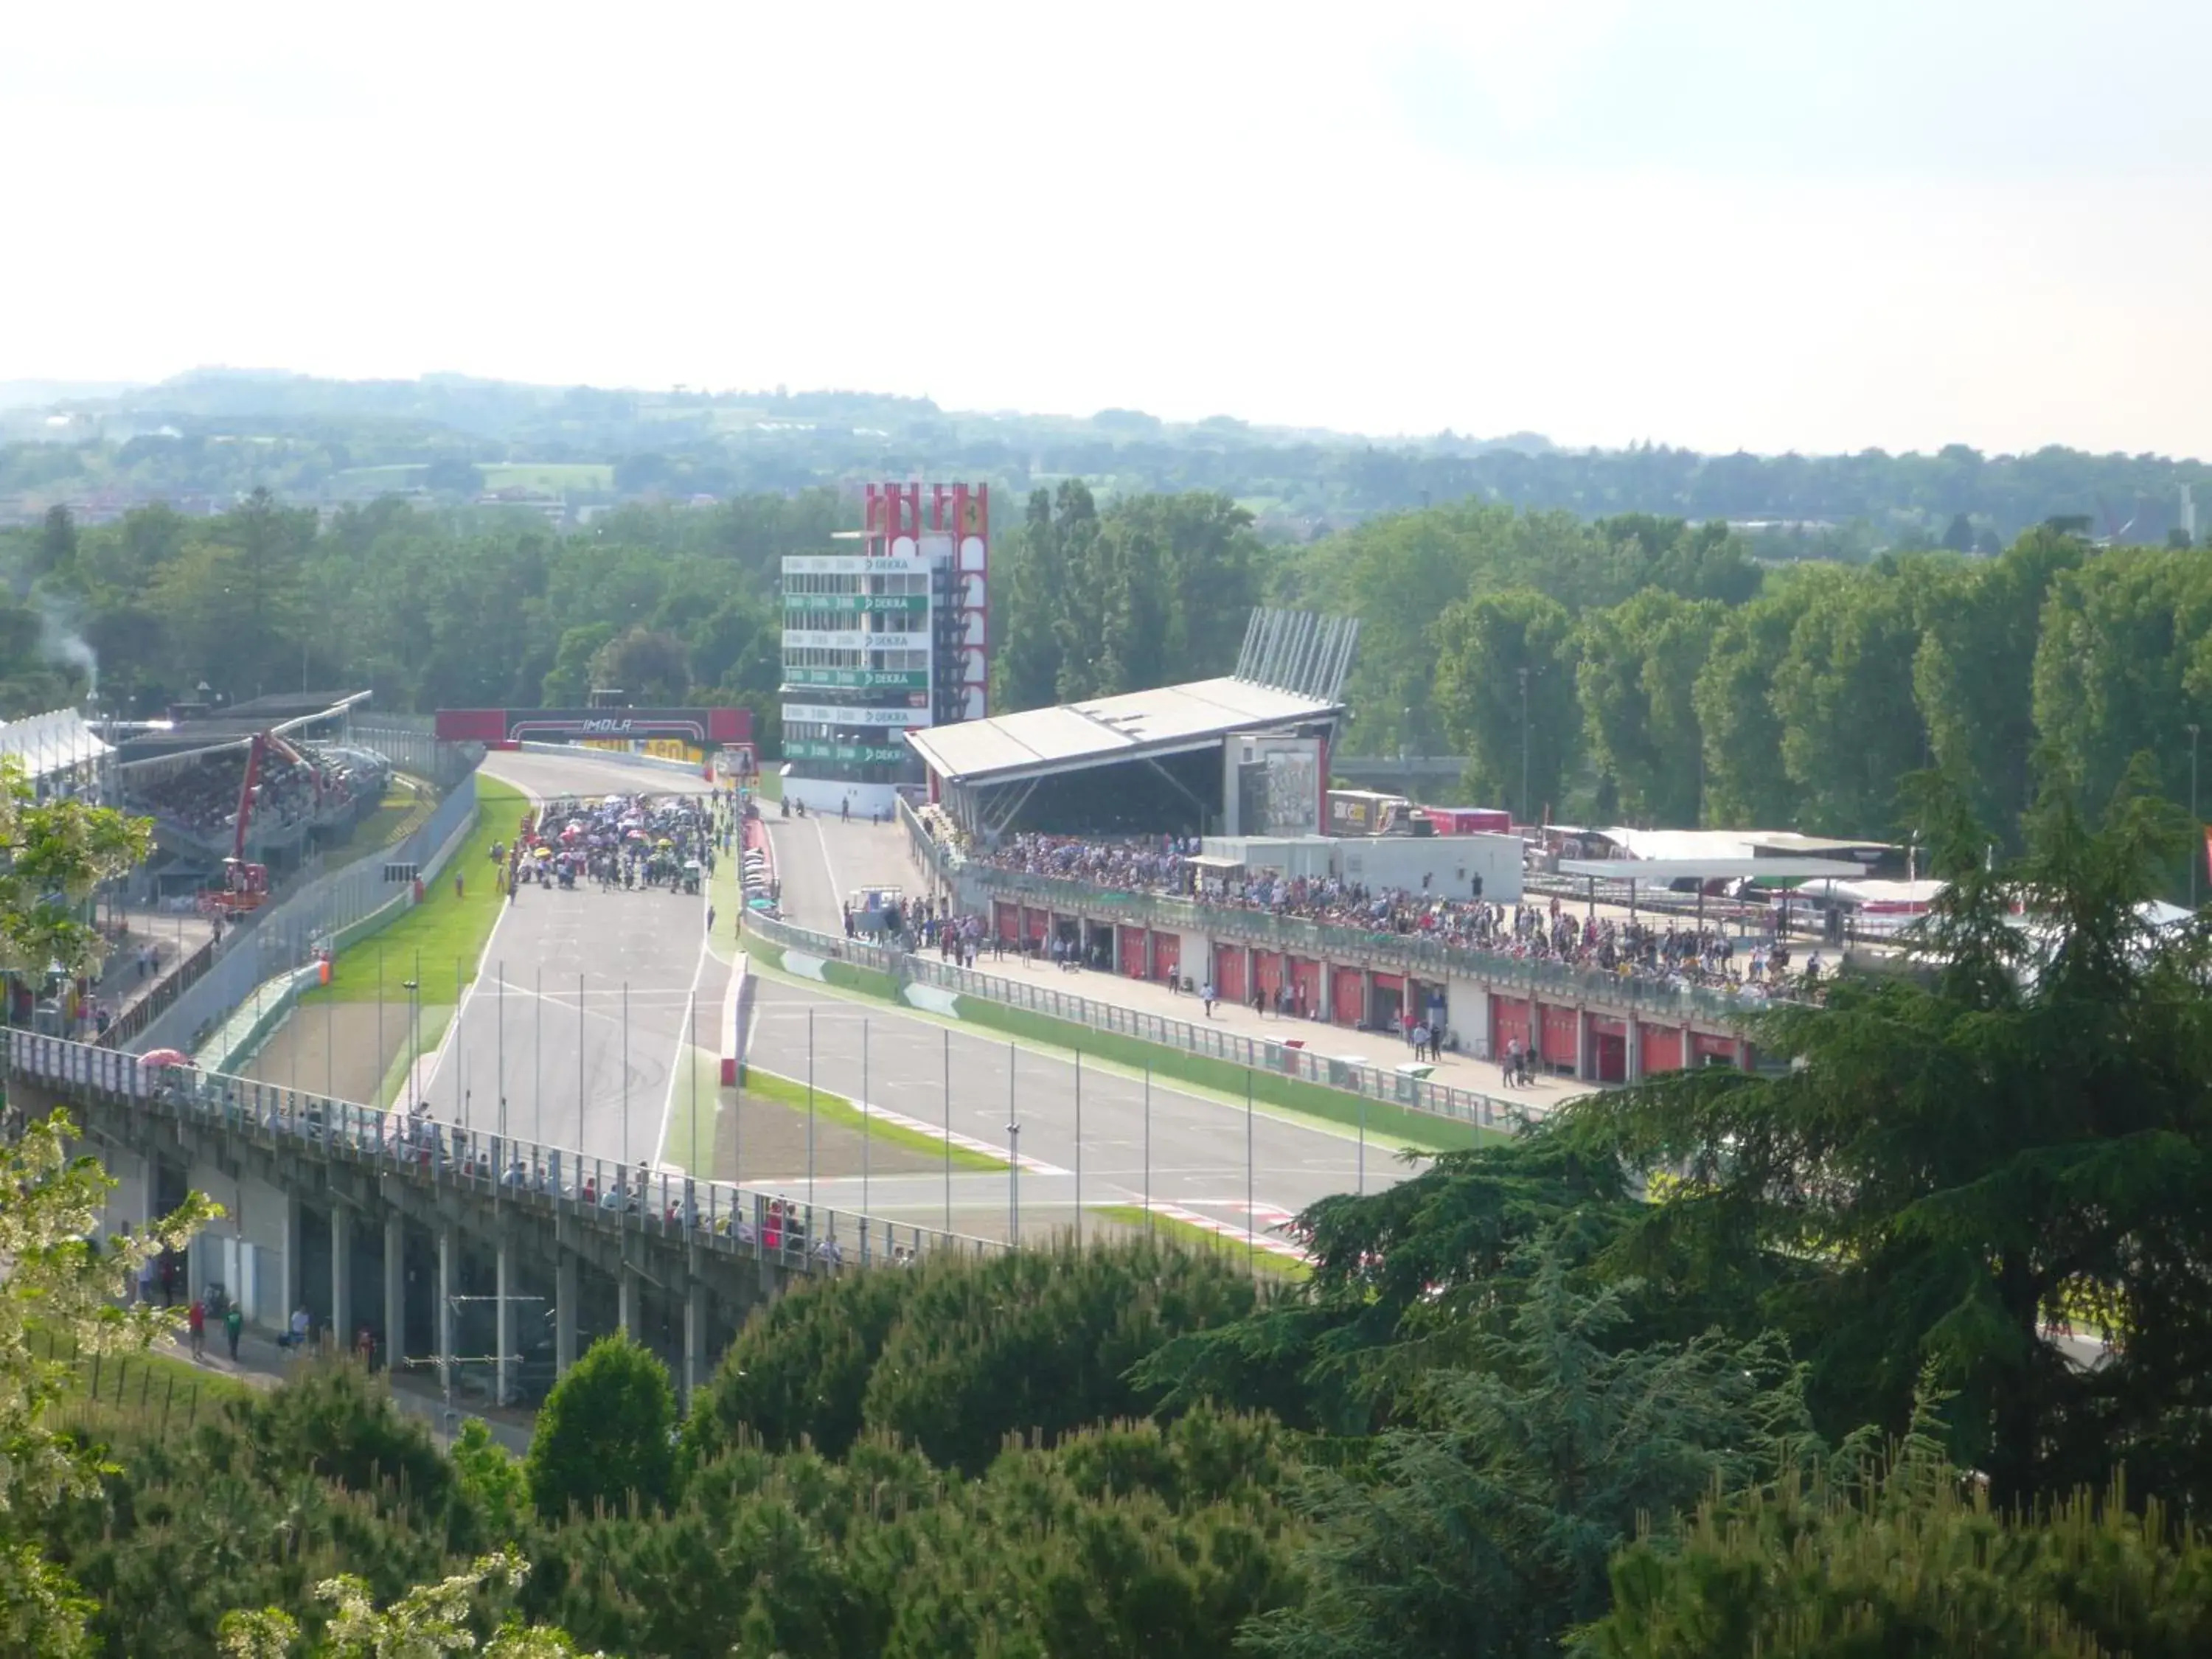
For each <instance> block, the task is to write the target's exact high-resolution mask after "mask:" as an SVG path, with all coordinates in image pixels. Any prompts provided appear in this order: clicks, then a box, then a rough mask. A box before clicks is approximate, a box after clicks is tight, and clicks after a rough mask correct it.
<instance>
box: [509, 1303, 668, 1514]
mask: <svg viewBox="0 0 2212 1659" xmlns="http://www.w3.org/2000/svg"><path fill="white" fill-rule="evenodd" d="M675 1427H676V1391H675V1389H673V1388H672V1387H671V1385H670V1383H669V1381H668V1368H667V1367H666V1366H665V1365H663V1364H661V1363H660V1361H659V1359H657V1358H654V1357H653V1353H652V1352H650V1351H649V1350H647V1349H646V1348H643V1347H641V1346H639V1345H638V1344H637V1343H636V1342H635V1340H632V1339H631V1338H630V1337H629V1335H628V1334H619V1335H616V1336H604V1337H601V1338H600V1339H599V1340H598V1341H597V1342H594V1343H593V1344H592V1346H591V1350H590V1352H587V1353H586V1354H585V1355H584V1357H583V1358H581V1359H579V1360H578V1361H577V1362H576V1363H575V1364H574V1365H573V1366H571V1367H570V1368H569V1370H568V1375H567V1376H564V1377H562V1379H561V1380H560V1381H559V1382H558V1383H555V1384H554V1385H553V1391H552V1392H551V1393H550V1394H549V1395H546V1396H545V1404H544V1407H541V1408H540V1409H539V1411H538V1426H537V1428H536V1430H535V1431H534V1432H533V1433H532V1436H531V1439H530V1454H529V1455H528V1456H527V1457H526V1458H525V1459H524V1460H523V1473H524V1474H526V1476H527V1477H528V1479H529V1481H530V1498H531V1501H532V1503H534V1504H537V1506H538V1514H540V1515H542V1516H545V1517H547V1518H548V1519H550V1520H557V1519H559V1518H560V1517H562V1516H566V1515H568V1514H571V1513H573V1512H574V1511H576V1510H592V1509H593V1508H595V1507H598V1506H600V1505H609V1506H612V1507H614V1508H617V1509H620V1508H623V1507H624V1506H626V1505H628V1504H631V1503H636V1504H643V1505H644V1506H646V1507H647V1508H648V1509H651V1508H657V1507H658V1506H659V1504H661V1503H662V1502H663V1501H664V1500H665V1498H667V1496H668V1491H669V1480H670V1476H671V1472H672V1470H673V1467H674V1455H673V1450H672V1447H671V1439H672V1437H673V1433H674V1431H675Z"/></svg>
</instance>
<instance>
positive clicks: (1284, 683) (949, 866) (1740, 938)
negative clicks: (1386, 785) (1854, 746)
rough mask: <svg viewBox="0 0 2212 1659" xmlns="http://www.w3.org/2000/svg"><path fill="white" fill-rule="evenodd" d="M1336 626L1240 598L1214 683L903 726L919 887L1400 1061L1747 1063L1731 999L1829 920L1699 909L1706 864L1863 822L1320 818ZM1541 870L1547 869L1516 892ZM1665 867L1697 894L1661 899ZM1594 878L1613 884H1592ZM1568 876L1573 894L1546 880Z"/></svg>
mask: <svg viewBox="0 0 2212 1659" xmlns="http://www.w3.org/2000/svg"><path fill="white" fill-rule="evenodd" d="M1352 640H1353V636H1352V635H1351V633H1350V631H1349V628H1348V626H1347V625H1341V624H1331V623H1328V622H1325V621H1323V620H1322V619H1319V618H1316V617H1305V616H1297V615H1291V614H1286V613H1279V612H1270V611H1261V612H1256V613H1255V615H1254V617H1253V619H1252V623H1251V625H1250V628H1249V630H1248V633H1247V636H1246V648H1245V651H1244V653H1243V655H1242V657H1241V658H1240V659H1239V662H1238V665H1237V672H1236V673H1235V674H1233V675H1231V676H1229V677H1227V678H1222V679H1216V680H1207V681H1200V682H1198V683H1195V684H1188V685H1180V686H1171V687H1167V688H1164V689H1163V690H1156V691H1144V692H1136V693H1132V694H1129V695H1127V696H1118V697H1107V698H1101V699H1097V700H1096V701H1093V702H1080V703H1074V704H1071V705H1068V706H1066V707H1064V708H1045V709H1036V710H1031V711H1029V712H1027V713H1023V714H1008V715H1001V716H1000V717H997V718H995V719H992V720H971V721H968V722H965V723H963V724H960V725H955V726H937V727H932V728H929V729H927V730H925V731H917V732H909V733H908V738H907V740H908V743H909V744H912V745H913V747H914V748H915V750H916V751H917V752H918V753H920V754H921V757H922V758H923V760H924V762H925V763H926V764H927V768H928V774H929V782H928V797H929V799H927V801H926V802H925V803H924V804H922V805H921V806H920V807H919V808H918V809H917V810H916V811H914V812H912V813H910V814H908V816H907V817H906V823H907V829H908V835H909V836H911V837H912V838H913V841H914V844H915V852H916V854H917V855H918V857H919V858H920V860H921V864H922V866H923V867H924V868H925V869H927V871H928V872H930V874H931V878H932V882H933V889H934V891H933V895H932V896H933V897H935V898H938V899H939V900H941V901H942V902H945V903H946V904H947V905H949V906H951V907H953V908H957V909H961V910H965V911H967V912H968V913H969V914H971V915H976V916H977V917H978V918H979V921H980V926H981V929H982V930H983V931H984V932H985V933H987V936H989V937H992V938H994V939H998V940H1000V941H1002V942H1004V944H1005V945H1007V946H1010V947H1012V948H1013V949H1015V950H1017V951H1019V952H1020V953H1021V954H1023V955H1024V956H1031V957H1039V958H1048V959H1050V960H1052V961H1054V962H1057V963H1061V964H1062V965H1065V966H1070V967H1075V966H1081V967H1087V968H1091V969H1101V970H1104V971H1107V972H1110V973H1113V974H1115V975H1119V976H1121V977H1123V978H1126V979H1137V980H1144V981H1154V982H1158V983H1162V984H1168V983H1172V985H1173V986H1174V987H1176V988H1177V989H1186V990H1188V989H1203V988H1204V987H1206V986H1209V985H1210V986H1211V987H1212V988H1213V991H1214V993H1215V994H1216V997H1217V999H1218V1000H1219V1001H1221V1002H1223V1003H1225V1004H1228V1005H1230V1006H1235V1007H1239V1008H1244V1007H1249V1010H1250V1011H1251V1013H1252V1016H1253V1017H1254V1018H1255V1019H1259V1018H1264V1019H1265V1020H1266V1021H1267V1024H1271V1025H1272V1024H1273V1022H1274V1021H1275V1020H1277V1019H1280V1020H1282V1021H1283V1022H1284V1024H1283V1026H1282V1027H1281V1028H1280V1029H1282V1030H1283V1032H1284V1035H1283V1036H1282V1037H1281V1038H1280V1039H1279V1041H1281V1042H1284V1043H1285V1044H1286V1045H1289V1046H1294V1047H1295V1046H1302V1045H1307V1044H1317V1043H1322V1042H1329V1041H1331V1039H1329V1038H1328V1037H1326V1036H1323V1035H1322V1033H1320V1032H1318V1031H1313V1032H1310V1033H1307V1032H1298V1031H1297V1025H1296V1022H1298V1021H1305V1022H1308V1023H1309V1024H1310V1025H1313V1026H1321V1027H1324V1028H1325V1027H1331V1026H1334V1027H1337V1028H1340V1029H1348V1030H1358V1031H1363V1032H1366V1033H1370V1034H1376V1033H1391V1034H1395V1035H1397V1036H1400V1037H1401V1039H1402V1040H1403V1041H1405V1042H1406V1044H1407V1048H1409V1049H1413V1050H1414V1052H1413V1054H1411V1055H1410V1056H1409V1058H1408V1060H1407V1065H1406V1066H1401V1068H1400V1069H1401V1070H1407V1069H1411V1070H1412V1071H1413V1072H1415V1073H1419V1071H1420V1061H1421V1059H1422V1056H1421V1054H1419V1050H1418V1048H1416V1047H1415V1038H1416V1036H1417V1035H1419V1032H1420V1030H1421V1028H1422V1027H1423V1026H1426V1027H1427V1028H1428V1030H1429V1032H1430V1033H1431V1034H1434V1033H1436V1032H1438V1031H1441V1032H1443V1033H1444V1034H1445V1036H1444V1039H1443V1042H1442V1043H1441V1044H1440V1045H1437V1046H1440V1047H1441V1048H1443V1049H1446V1050H1451V1049H1456V1050H1457V1051H1458V1052H1460V1053H1462V1054H1474V1055H1480V1056H1485V1057H1488V1058H1491V1059H1492V1060H1505V1059H1507V1058H1509V1057H1514V1056H1519V1057H1524V1058H1526V1059H1527V1060H1528V1061H1529V1062H1531V1064H1532V1065H1533V1067H1534V1069H1535V1070H1537V1071H1541V1072H1549V1073H1554V1074H1557V1075H1560V1076H1570V1077H1574V1078H1577V1079H1584V1080H1588V1081H1594V1082H1619V1081H1624V1080H1628V1079H1637V1078H1641V1077H1645V1076H1648V1075H1650V1074H1651V1073H1656V1072H1661V1071H1669V1070H1674V1069H1678V1068H1682V1067H1688V1066H1705V1065H1730V1066H1747V1065H1750V1064H1753V1063H1754V1062H1755V1060H1756V1058H1757V1056H1756V1055H1755V1054H1754V1052H1753V1048H1752V1047H1751V1045H1750V1043H1749V1042H1748V1041H1747V1036H1746V1028H1745V1019H1746V1017H1747V1015H1749V1014H1751V1013H1753V1012H1755V1011H1756V1010H1758V1009H1759V1008H1760V1007H1763V1006H1767V1005H1768V1004H1769V1003H1771V1002H1772V1001H1774V1000H1780V999H1791V1000H1794V999H1800V998H1805V997H1814V996H1818V995H1819V994H1820V992H1821V989H1822V987H1823V985H1824V983H1825V975H1826V969H1828V968H1830V967H1832V966H1833V965H1834V963H1835V960H1836V956H1837V951H1836V945H1837V941H1835V940H1833V939H1826V938H1822V937H1820V935H1819V934H1818V933H1815V935H1814V937H1813V938H1812V939H1805V938H1804V937H1802V933H1796V936H1793V932H1795V926H1794V924H1796V923H1799V922H1802V921H1812V920H1813V917H1812V916H1810V915H1807V914H1806V913H1807V911H1808V909H1809V908H1810V907H1808V906H1803V905H1801V906H1800V907H1799V913H1798V916H1797V917H1796V918H1793V917H1792V915H1791V914H1790V908H1789V907H1788V904H1787V902H1786V900H1785V901H1784V902H1781V903H1779V904H1777V905H1774V906H1770V905H1769V904H1768V902H1766V901H1767V898H1768V894H1767V891H1766V890H1765V887H1764V886H1761V885H1753V884H1747V887H1748V891H1747V896H1745V897H1743V898H1741V899H1729V900H1726V901H1723V902H1719V903H1717V904H1716V905H1715V906H1714V907H1713V908H1712V910H1711V913H1710V914H1709V913H1708V911H1707V909H1706V908H1705V905H1706V901H1705V896H1704V895H1705V884H1706V882H1707V881H1709V880H1711V879H1713V878H1720V877H1723V876H1735V875H1739V874H1749V875H1752V876H1755V877H1756V878H1758V879H1759V882H1762V883H1763V882H1766V881H1777V882H1795V881H1799V880H1804V879H1808V878H1838V877H1847V876H1852V875H1858V874H1863V873H1864V872H1866V871H1867V870H1868V869H1869V868H1870V867H1872V866H1873V864H1874V863H1875V860H1877V858H1878V856H1879V855H1880V854H1881V853H1882V852H1883V851H1884V850H1885V849H1881V848H1876V847H1875V846H1874V845H1873V844H1872V843H1865V844H1861V843H1842V842H1817V843H1816V842H1811V841H1808V839H1807V838H1804V837H1791V836H1752V837H1749V838H1748V839H1747V840H1746V841H1745V844H1744V845H1741V846H1738V845H1737V844H1736V841H1737V840H1742V839H1744V838H1735V839H1731V840H1730V841H1729V843H1728V844H1727V845H1725V846H1718V845H1716V846H1714V847H1706V846H1703V845H1700V846H1699V847H1698V848H1695V849H1693V850H1694V851H1695V853H1696V854H1697V856H1696V857H1695V858H1691V859H1685V858H1683V857H1680V856H1677V857H1675V858H1674V859H1673V860H1669V861H1664V862H1660V861H1647V862H1644V863H1641V864H1639V863H1638V861H1637V860H1633V859H1622V860H1615V861H1613V862H1611V863H1610V864H1608V865H1607V866H1603V867H1601V868H1600V867H1598V866H1586V865H1584V864H1583V862H1581V861H1579V860H1567V861H1565V862H1561V861H1559V850H1560V849H1559V848H1549V849H1547V848H1545V847H1544V846H1543V845H1542V844H1541V842H1538V843H1537V844H1535V845H1533V846H1532V845H1530V844H1528V842H1525V841H1524V839H1523V836H1525V835H1534V834H1538V833H1540V832H1537V831H1534V830H1533V829H1527V828H1524V829H1522V830H1519V831H1509V832H1506V833H1500V832H1498V829H1497V828H1496V825H1495V820H1496V817H1497V816H1498V815H1495V814H1487V813H1482V812H1478V811H1434V810H1431V809H1425V808H1415V809H1413V810H1411V811H1402V812H1400V813H1397V814H1395V815H1394V814H1389V813H1383V814H1372V815H1370V817H1369V819H1368V820H1367V821H1366V822H1365V823H1364V828H1365V829H1366V831H1367V832H1366V833H1363V834H1353V835H1328V834H1325V833H1322V830H1323V829H1324V827H1325V826H1327V825H1328V824H1329V823H1331V821H1332V819H1331V814H1330V812H1329V810H1328V809H1329V807H1330V806H1331V805H1334V804H1336V802H1335V799H1334V798H1332V797H1331V796H1330V795H1329V793H1328V757H1329V750H1330V747H1331V744H1332V743H1333V742H1334V738H1335V734H1336V732H1337V729H1338V724H1339V722H1340V720H1342V719H1343V718H1344V717H1345V714H1346V710H1345V708H1344V705H1343V703H1342V702H1341V701H1340V692H1341V687H1342V684H1343V680H1344V676H1345V673H1346V670H1347V669H1348V667H1349V665H1350V655H1351V649H1352ZM1338 816H1339V817H1342V818H1343V819H1344V820H1345V821H1346V823H1349V822H1351V820H1352V817H1353V816H1354V815H1352V814H1349V813H1346V814H1340V815H1338ZM1477 823H1480V824H1482V825H1484V826H1486V827H1484V828H1481V829H1477V828H1475V827H1474V826H1475V825H1476V824H1477ZM1391 831H1395V833H1390V832H1391ZM1568 850H1572V851H1575V852H1580V853H1589V852H1594V851H1598V850H1601V849H1599V848H1595V847H1594V846H1589V847H1585V846H1577V847H1576V848H1571V849H1568ZM1602 850H1605V851H1613V850H1615V849H1613V848H1610V847H1607V848H1604V849H1602ZM1645 850H1648V851H1659V850H1664V851H1667V852H1669V853H1674V854H1680V853H1682V852H1683V851H1684V849H1681V848H1674V847H1671V846H1668V847H1666V848H1657V847H1656V846H1655V847H1654V848H1647V849H1645ZM1721 854H1729V855H1730V856H1729V857H1726V858H1723V857H1722V856H1721ZM1813 854H1822V855H1824V856H1817V857H1816V856H1813ZM1754 858H1755V859H1756V866H1755V868H1754V867H1753V860H1754ZM1530 866H1534V867H1535V874H1534V879H1535V880H1537V881H1539V882H1542V883H1547V884H1553V887H1554V889H1555V890H1551V891H1546V892H1544V893H1541V894H1538V893H1536V892H1534V891H1531V890H1528V887H1527V886H1526V881H1527V879H1528V876H1529V873H1530ZM1738 866H1742V868H1741V870H1739V869H1738ZM1638 874H1641V875H1642V876H1643V877H1644V883H1643V884H1642V890H1641V892H1640V893H1639V891H1638V885H1639V884H1638V882H1637V880H1636V879H1635V878H1636V877H1637V876H1638ZM1680 876H1686V877H1688V878H1691V884H1692V885H1693V886H1695V887H1697V889H1698V892H1697V894H1696V895H1695V896H1690V897H1686V898H1682V899H1679V900H1678V899H1676V898H1675V897H1674V896H1672V895H1669V894H1668V893H1667V891H1666V890H1667V888H1668V884H1669V882H1670V881H1671V880H1672V879H1673V878H1676V877H1680ZM1600 877H1604V878H1607V880H1608V882H1609V884H1612V885H1616V886H1625V887H1626V904H1625V905H1624V904H1621V903H1620V902H1617V896H1613V895H1608V897H1607V902H1600V900H1599V896H1598V894H1597V891H1596V889H1597V887H1598V885H1599V878H1600ZM1615 877H1626V878H1628V879H1627V880H1626V881H1625V882H1612V880H1611V878H1615ZM1569 879H1573V880H1574V881H1575V882H1576V885H1577V889H1579V890H1576V891H1571V892H1569V891H1560V890H1556V889H1557V888H1560V887H1564V886H1565V884H1566V882H1567V881H1568V880H1569ZM1655 900H1656V901H1657V902H1658V904H1657V908H1655V905H1654V901H1655ZM1678 906H1679V907H1680V908H1677V907H1678ZM1824 950H1825V951H1826V957H1825V959H1824V957H1823V955H1822V952H1823V951H1824ZM1371 1040H1372V1039H1371V1036H1370V1037H1369V1038H1367V1039H1363V1040H1362V1043H1361V1045H1360V1046H1362V1051H1363V1054H1364V1053H1367V1052H1368V1050H1367V1049H1366V1048H1365V1047H1364V1044H1365V1043H1366V1042H1371ZM1334 1041H1338V1042H1342V1041H1344V1039H1342V1038H1337V1039H1334Z"/></svg>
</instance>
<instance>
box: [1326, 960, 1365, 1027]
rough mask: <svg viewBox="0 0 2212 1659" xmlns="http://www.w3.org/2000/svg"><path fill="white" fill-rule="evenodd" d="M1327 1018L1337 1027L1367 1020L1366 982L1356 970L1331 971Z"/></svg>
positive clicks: (1341, 969)
mask: <svg viewBox="0 0 2212 1659" xmlns="http://www.w3.org/2000/svg"><path fill="white" fill-rule="evenodd" d="M1328 1017H1329V1018H1330V1019H1332V1020H1334V1022H1335V1023H1336V1024H1339V1025H1357V1024H1359V1022H1360V1021H1361V1020H1363V1019H1364V1018H1367V980H1366V977H1365V975H1363V974H1361V972H1360V971H1359V969H1357V968H1338V969H1333V970H1332V972H1331V975H1330V978H1329V996H1328Z"/></svg>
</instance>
